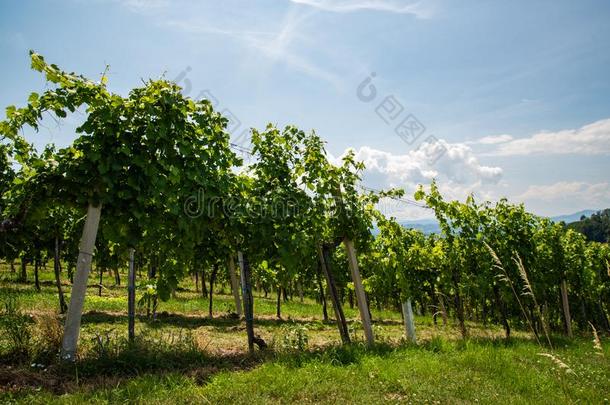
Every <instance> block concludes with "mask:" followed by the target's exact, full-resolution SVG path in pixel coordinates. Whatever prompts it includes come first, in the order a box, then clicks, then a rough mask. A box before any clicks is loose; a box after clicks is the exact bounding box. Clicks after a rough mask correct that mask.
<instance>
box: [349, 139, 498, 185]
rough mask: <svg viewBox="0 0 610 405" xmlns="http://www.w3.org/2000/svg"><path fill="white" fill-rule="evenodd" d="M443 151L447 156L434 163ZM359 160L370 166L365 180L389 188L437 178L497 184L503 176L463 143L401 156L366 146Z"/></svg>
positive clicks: (437, 143)
mask: <svg viewBox="0 0 610 405" xmlns="http://www.w3.org/2000/svg"><path fill="white" fill-rule="evenodd" d="M439 150H444V154H443V155H441V156H440V158H438V159H437V160H431V159H430V157H431V156H436V153H438V151H439ZM355 153H356V159H357V160H361V161H363V162H364V164H365V165H366V172H365V176H367V178H369V179H370V178H371V177H373V178H374V179H375V180H377V181H379V182H380V183H382V184H384V185H385V186H400V185H401V184H413V183H428V182H430V181H431V180H432V179H434V178H439V179H444V180H449V181H451V182H453V183H456V184H461V185H465V184H469V183H474V182H481V183H492V184H495V183H497V182H498V181H499V180H500V178H501V176H502V169H501V168H500V167H492V166H484V165H482V164H481V163H480V162H479V161H478V159H477V158H476V156H475V155H474V153H473V152H472V149H471V148H470V147H469V146H467V145H465V144H460V143H447V142H446V141H444V140H437V141H435V142H424V143H422V145H421V146H420V147H419V148H418V149H416V150H410V151H408V152H407V153H405V154H402V155H398V154H393V153H391V152H386V151H382V150H378V149H375V148H372V147H370V146H363V147H361V148H359V149H357V150H355Z"/></svg>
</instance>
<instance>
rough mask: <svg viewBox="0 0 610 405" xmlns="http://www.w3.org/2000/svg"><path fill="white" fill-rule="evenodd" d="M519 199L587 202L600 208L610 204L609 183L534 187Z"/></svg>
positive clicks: (562, 183) (577, 183) (577, 182)
mask: <svg viewBox="0 0 610 405" xmlns="http://www.w3.org/2000/svg"><path fill="white" fill-rule="evenodd" d="M517 198H518V199H520V200H523V201H527V200H537V201H543V202H556V201H558V200H574V199H578V200H585V201H587V202H589V204H590V205H593V206H599V205H600V204H601V203H605V204H608V203H609V202H610V184H609V183H607V182H606V183H587V182H582V181H573V182H565V181H561V182H558V183H554V184H548V185H533V186H529V187H528V189H527V190H526V191H525V192H524V193H522V194H521V195H519V196H517Z"/></svg>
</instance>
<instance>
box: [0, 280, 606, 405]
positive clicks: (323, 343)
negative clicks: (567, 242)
mask: <svg viewBox="0 0 610 405" xmlns="http://www.w3.org/2000/svg"><path fill="white" fill-rule="evenodd" d="M0 274H1V275H0V280H1V281H0V298H2V297H3V296H5V295H6V294H9V293H14V294H17V295H18V296H19V300H20V303H21V306H22V308H24V310H25V311H26V312H28V313H31V314H33V315H34V317H35V319H38V318H39V317H40V316H41V314H53V313H54V312H56V311H57V308H56V307H57V296H56V290H55V287H54V286H53V283H52V272H51V271H50V269H49V271H43V272H41V280H42V281H43V285H42V291H41V292H37V291H36V290H35V289H34V286H33V284H32V283H26V284H23V283H21V284H20V283H15V282H14V275H13V274H11V273H9V272H8V271H6V269H5V270H4V271H2V272H0ZM30 278H33V277H31V275H30ZM93 283H94V281H93V277H92V278H91V286H90V288H89V290H88V296H87V299H86V304H85V315H84V317H83V325H82V332H81V340H80V347H79V350H80V353H81V356H82V359H81V361H80V362H79V363H78V365H77V367H76V368H70V367H67V368H66V367H62V366H59V365H57V364H54V363H53V361H46V362H45V361H42V360H41V362H43V363H45V364H43V365H42V367H39V366H36V367H31V364H30V361H28V362H27V363H18V362H17V363H15V362H12V363H11V361H9V360H7V359H6V358H5V359H4V360H1V359H0V403H12V402H17V403H45V404H46V403H174V404H179V403H261V404H262V403H265V404H266V403H292V402H298V403H316V402H321V403H337V402H343V403H378V402H388V403H557V404H562V403H608V400H609V399H610V347H609V345H608V344H607V343H606V340H605V339H604V338H603V341H602V346H603V351H604V352H603V355H599V354H597V353H596V352H595V350H594V348H593V345H592V342H591V338H590V337H588V336H585V337H578V338H576V339H574V340H572V341H568V340H565V339H563V338H561V337H559V336H555V337H554V345H555V350H554V351H553V352H550V351H549V350H548V349H546V348H540V347H539V346H537V345H536V344H535V342H534V341H532V339H531V337H530V336H529V334H527V333H526V332H524V331H515V333H514V335H515V337H514V338H513V339H512V340H511V341H508V342H507V341H505V340H504V339H501V338H500V337H501V336H502V330H501V329H500V328H499V327H498V326H491V325H490V326H488V327H487V328H483V327H482V326H481V325H478V324H475V323H470V324H469V327H470V332H471V336H473V337H472V338H471V339H469V340H466V341H463V340H461V339H459V332H458V330H457V329H456V327H455V325H453V324H452V325H449V326H448V327H442V326H440V325H439V326H435V325H433V323H432V321H431V319H430V317H429V316H428V317H416V328H417V333H418V338H419V341H420V343H419V344H418V345H405V344H404V342H402V340H401V338H402V333H403V330H402V325H401V318H400V314H398V313H395V312H392V311H376V310H374V309H373V318H374V320H375V321H376V322H375V325H374V327H375V334H376V338H377V340H378V341H379V342H380V343H379V344H378V345H377V346H375V347H373V348H369V349H366V348H365V347H364V346H363V344H362V340H363V334H362V330H361V328H360V327H359V323H358V322H357V316H358V314H357V311H356V310H354V309H350V308H346V309H345V310H346V315H347V317H348V318H349V320H350V325H351V328H352V333H353V337H354V338H355V340H356V343H355V344H353V345H351V346H347V347H341V346H340V345H339V343H340V342H339V337H338V333H337V330H336V327H335V325H334V323H332V322H329V323H325V322H322V311H321V309H320V306H319V304H317V303H316V302H315V301H313V300H311V299H305V302H304V303H300V302H299V301H298V298H295V300H294V301H291V302H288V303H284V304H283V305H282V315H283V319H282V320H278V319H276V318H275V299H274V297H272V296H271V295H270V297H269V298H268V299H265V298H263V297H261V296H259V295H258V294H256V295H255V313H256V316H257V318H256V320H255V325H256V332H257V333H258V334H259V335H260V336H262V337H263V338H264V339H265V340H266V341H267V342H268V343H269V344H270V346H271V348H270V350H269V351H267V352H259V353H257V354H256V355H255V356H248V354H247V352H246V336H245V330H244V329H243V325H242V323H241V322H240V321H239V320H236V319H232V318H230V317H227V316H225V315H226V314H227V313H228V312H229V311H231V310H232V309H233V303H232V297H231V296H230V295H227V294H228V293H229V290H228V287H226V286H224V287H223V288H224V291H222V290H221V289H222V288H218V290H219V291H220V292H221V294H219V295H217V296H216V297H215V299H214V318H213V319H209V318H208V317H207V307H208V300H207V299H206V298H203V297H201V294H200V293H196V292H195V291H194V287H193V285H192V283H190V282H188V280H187V282H185V283H184V284H183V285H181V289H180V290H178V291H177V292H176V296H175V297H174V298H172V299H170V300H169V301H168V302H163V303H161V304H160V307H159V311H160V315H159V320H158V321H157V322H152V321H150V320H147V319H146V318H145V317H144V316H140V317H139V318H138V321H137V330H136V332H137V335H138V336H139V338H138V341H137V342H136V344H134V345H129V344H127V343H126V340H125V337H126V333H127V327H126V325H127V318H126V311H125V310H126V307H127V301H126V290H125V288H124V286H122V287H112V284H113V280H112V279H110V278H108V279H105V280H104V283H105V284H106V285H107V286H108V287H106V288H105V289H104V291H103V296H102V297H97V288H96V287H95V286H94V284H93ZM64 288H65V290H66V292H68V293H69V283H65V285H64ZM329 311H331V312H332V310H331V309H330V308H329ZM35 322H36V323H35V324H32V325H33V327H34V330H35V331H37V332H39V329H41V328H43V327H44V323H42V324H41V323H39V322H40V321H39V320H36V321H35ZM303 328H304V329H303ZM296 330H301V331H303V330H304V332H302V333H305V335H306V336H307V337H308V342H309V344H308V346H307V348H306V349H305V350H295V349H294V348H293V347H292V346H290V345H289V344H288V345H287V343H286V342H287V340H286V338H287V337H289V336H293V334H294V333H295V331H296ZM106 336H107V337H108V340H107V341H106V340H104V339H106ZM100 338H101V339H102V340H103V341H104V342H106V343H104V344H103V346H104V350H103V351H100V347H99V343H97V342H98V341H99V340H98V339H100ZM3 342H4V337H2V336H0V352H2V350H3V349H2V348H3V347H5V342H4V343H3ZM540 353H553V355H554V356H555V357H556V358H557V359H559V360H560V361H562V362H563V363H565V364H566V365H568V366H569V368H570V370H569V371H567V370H565V369H564V368H561V367H559V366H558V364H557V363H556V362H555V361H554V360H553V359H551V358H548V357H545V356H541V355H540ZM3 362H4V364H3ZM47 363H48V364H47Z"/></svg>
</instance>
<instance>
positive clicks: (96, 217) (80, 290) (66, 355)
mask: <svg viewBox="0 0 610 405" xmlns="http://www.w3.org/2000/svg"><path fill="white" fill-rule="evenodd" d="M101 213H102V206H101V205H98V206H97V207H96V206H94V205H93V204H89V206H88V207H87V218H86V219H85V226H84V227H83V234H82V236H81V240H80V246H79V252H78V259H77V261H76V274H75V276H74V282H73V284H72V294H71V296H70V304H69V306H68V313H67V315H66V323H65V326H64V336H63V339H62V343H61V358H62V360H64V361H70V362H74V361H75V360H76V348H77V346H78V336H79V333H80V322H81V318H82V316H83V305H84V303H85V295H86V293H87V279H88V278H89V271H91V259H92V257H93V249H94V248H95V238H96V236H97V228H98V226H99V223H100V215H101Z"/></svg>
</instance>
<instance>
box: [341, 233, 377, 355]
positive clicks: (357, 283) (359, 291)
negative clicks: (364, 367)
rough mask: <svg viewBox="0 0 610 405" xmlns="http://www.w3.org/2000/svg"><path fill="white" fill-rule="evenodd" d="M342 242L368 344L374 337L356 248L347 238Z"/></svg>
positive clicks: (370, 343)
mask: <svg viewBox="0 0 610 405" xmlns="http://www.w3.org/2000/svg"><path fill="white" fill-rule="evenodd" d="M343 244H344V245H345V250H346V251H347V261H348V262H349V268H350V271H351V273H352V281H353V282H354V289H355V290H356V299H357V301H358V310H359V311H360V319H361V320H362V327H363V328H364V335H365V337H366V342H367V343H368V344H369V345H372V344H373V343H374V342H375V337H374V336H373V327H372V325H371V317H370V316H369V307H368V305H367V303H366V295H365V294H364V287H363V286H362V278H361V277H360V270H359V269H358V259H357V258H356V249H354V243H353V242H352V241H351V240H349V239H348V238H345V239H343Z"/></svg>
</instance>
